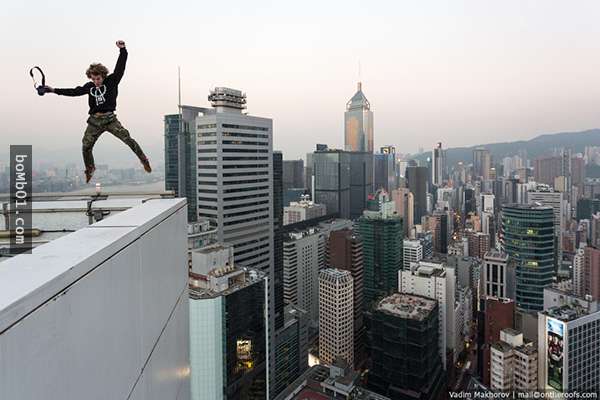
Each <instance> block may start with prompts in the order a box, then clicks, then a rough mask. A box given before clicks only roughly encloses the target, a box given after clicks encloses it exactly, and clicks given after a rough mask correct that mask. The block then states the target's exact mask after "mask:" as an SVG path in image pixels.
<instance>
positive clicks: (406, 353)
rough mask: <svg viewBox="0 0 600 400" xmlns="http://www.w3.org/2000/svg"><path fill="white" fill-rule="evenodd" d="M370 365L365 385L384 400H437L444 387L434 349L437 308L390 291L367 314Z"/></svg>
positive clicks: (433, 303)
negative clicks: (386, 399)
mask: <svg viewBox="0 0 600 400" xmlns="http://www.w3.org/2000/svg"><path fill="white" fill-rule="evenodd" d="M367 318H368V319H369V320H370V324H369V326H370V329H369V339H370V340H369V342H370V348H371V349H370V350H371V359H372V367H371V368H370V369H369V377H368V382H369V383H368V387H369V388H370V389H371V390H373V391H375V392H377V393H379V394H382V395H384V396H388V397H389V398H390V399H428V400H433V399H438V398H439V397H440V395H441V393H442V390H443V387H444V386H445V385H444V383H445V379H444V374H443V370H442V362H441V360H440V356H439V353H438V351H437V346H436V344H437V342H438V336H439V332H438V329H437V328H438V318H439V312H438V304H437V303H436V301H435V300H432V299H429V298H426V297H421V296H415V295H408V294H402V293H395V294H393V295H391V296H389V297H386V298H384V299H382V300H381V301H379V302H377V304H375V306H374V307H373V309H372V311H369V312H368V313H367Z"/></svg>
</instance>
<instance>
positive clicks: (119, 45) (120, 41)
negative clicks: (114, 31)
mask: <svg viewBox="0 0 600 400" xmlns="http://www.w3.org/2000/svg"><path fill="white" fill-rule="evenodd" d="M117 47H118V48H120V49H122V48H124V47H125V42H124V41H122V40H117Z"/></svg>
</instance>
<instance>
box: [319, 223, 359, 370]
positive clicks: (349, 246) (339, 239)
mask: <svg viewBox="0 0 600 400" xmlns="http://www.w3.org/2000/svg"><path fill="white" fill-rule="evenodd" d="M327 265H328V266H329V267H331V268H336V269H339V270H346V271H350V273H351V274H352V280H353V283H354V289H353V290H354V293H353V295H352V296H353V298H354V309H353V313H354V364H355V366H356V367H359V366H361V365H362V364H363V363H364V361H365V360H366V354H365V332H366V330H365V324H364V320H363V299H364V297H363V281H364V260H363V244H362V240H361V239H360V237H358V235H356V234H355V233H354V232H353V231H352V230H350V229H343V230H339V231H334V232H331V234H330V235H329V240H328V244H327Z"/></svg>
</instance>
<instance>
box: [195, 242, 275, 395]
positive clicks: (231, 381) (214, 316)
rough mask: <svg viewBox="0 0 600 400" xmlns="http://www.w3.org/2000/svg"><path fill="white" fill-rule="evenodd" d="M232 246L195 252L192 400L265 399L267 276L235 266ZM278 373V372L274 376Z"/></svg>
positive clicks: (266, 389)
mask: <svg viewBox="0 0 600 400" xmlns="http://www.w3.org/2000/svg"><path fill="white" fill-rule="evenodd" d="M233 253H234V250H233V248H232V247H231V246H228V245H221V244H215V245H209V246H207V247H204V248H202V249H200V250H196V251H194V252H192V268H191V270H190V272H189V275H190V286H189V291H190V293H189V296H190V299H189V308H190V362H191V370H192V376H191V387H192V399H193V400H203V399H206V400H208V399H216V398H218V399H226V400H245V399H256V400H259V399H264V398H266V395H267V391H268V385H267V384H266V383H267V376H268V374H267V369H268V368H269V366H268V355H267V352H268V348H267V338H268V329H269V328H268V325H269V323H268V317H267V312H266V311H267V308H268V306H267V298H268V294H267V290H268V286H269V285H268V283H267V280H268V278H267V275H266V274H264V273H262V272H260V271H257V270H248V269H241V268H239V267H237V266H236V265H235V262H234V256H233ZM271 372H273V371H271Z"/></svg>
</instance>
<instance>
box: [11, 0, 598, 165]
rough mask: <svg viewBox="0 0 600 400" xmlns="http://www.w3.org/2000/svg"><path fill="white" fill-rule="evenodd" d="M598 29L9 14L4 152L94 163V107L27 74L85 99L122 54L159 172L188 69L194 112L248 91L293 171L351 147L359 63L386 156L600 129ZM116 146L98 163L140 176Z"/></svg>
mask: <svg viewBox="0 0 600 400" xmlns="http://www.w3.org/2000/svg"><path fill="white" fill-rule="evenodd" d="M599 20H600V2H598V1H569V2H568V1H548V0H546V1H524V0H515V1H509V0H502V1H481V0H473V1H456V0H452V1H451V0H448V1H369V2H367V1H349V0H346V1H323V0H321V1H307V0H305V1H294V2H292V1H281V0H280V1H248V0H246V1H237V0H236V1H227V2H224V1H197V0H196V1H185V2H184V1H177V0H171V1H164V0H161V1H148V0H145V1H127V2H124V3H123V4H121V3H120V2H117V1H104V2H93V1H74V0H73V1H54V2H49V1H23V2H21V1H10V2H3V4H2V11H1V14H0V46H1V47H0V48H1V50H2V62H1V64H0V65H1V67H0V68H1V71H2V74H1V75H0V76H1V77H0V84H1V85H2V96H0V118H1V121H2V122H1V125H0V127H1V128H0V135H1V136H0V137H1V138H2V144H3V145H4V146H3V147H5V148H6V150H7V147H8V144H11V143H13V144H28V143H33V144H34V145H35V148H34V151H35V152H36V153H37V154H38V156H37V158H38V159H39V158H42V157H43V155H44V154H60V153H59V152H60V151H64V153H63V154H64V155H65V159H74V160H77V161H78V162H81V161H80V160H79V158H80V154H79V150H80V142H81V137H82V133H83V130H84V128H85V119H86V112H87V101H86V98H85V97H81V98H67V97H58V96H55V95H46V96H44V97H39V96H37V95H36V94H35V92H34V90H33V88H32V82H31V79H30V78H29V76H28V74H27V72H28V69H29V67H30V66H32V65H35V64H38V65H40V66H42V67H43V68H44V71H45V72H46V74H47V77H48V80H49V81H48V83H49V84H50V85H52V86H54V87H69V86H75V85H77V84H82V83H84V82H85V80H86V78H85V75H84V72H85V69H86V67H87V65H88V64H89V63H90V62H93V61H100V62H103V63H105V64H106V65H107V66H109V68H110V69H111V70H112V68H113V66H114V63H115V61H116V57H117V55H118V51H117V48H116V46H115V45H114V42H115V40H117V39H123V40H125V41H126V42H127V47H128V49H129V60H128V66H127V70H126V73H125V77H124V79H123V81H122V83H121V85H120V90H119V91H120V94H119V99H118V115H119V118H120V119H121V121H122V122H123V124H124V125H125V126H126V127H128V128H129V130H130V131H131V133H132V135H133V136H134V137H135V138H136V139H138V141H139V142H140V143H141V144H142V146H143V147H146V148H147V149H148V153H149V155H150V157H151V159H155V160H157V159H162V144H163V115H164V114H167V113H173V112H176V104H177V65H181V68H182V80H183V90H182V91H183V102H184V103H185V104H192V105H199V106H206V105H207V104H208V102H207V99H206V96H207V94H208V91H209V89H210V88H211V87H214V86H229V87H233V88H238V89H242V90H243V91H245V92H246V93H247V95H248V112H249V113H250V114H254V115H259V116H265V117H271V118H273V119H274V135H275V137H274V143H275V148H276V149H281V150H283V152H284V157H285V158H297V157H300V156H304V154H305V153H306V152H308V151H312V149H313V146H314V143H317V142H318V143H328V144H330V145H332V146H338V147H341V146H343V112H344V108H345V104H346V102H347V101H348V99H349V98H350V97H351V96H352V95H353V94H354V91H355V89H356V81H357V80H358V63H359V61H360V64H361V66H362V73H361V80H362V81H363V90H364V92H365V94H366V96H367V98H368V99H369V101H370V102H371V106H372V110H373V111H374V114H375V145H376V147H378V146H380V145H384V144H395V145H396V146H397V148H398V150H399V151H401V152H415V151H417V149H418V148H419V147H420V146H422V147H424V148H425V149H429V148H431V147H432V146H433V144H434V143H435V142H437V141H442V142H443V143H444V147H454V146H461V145H469V144H476V143H486V142H496V141H506V140H513V139H529V138H532V137H534V136H536V135H538V134H541V133H551V132H559V131H570V130H583V129H588V128H597V127H600V112H599V111H600V24H599V23H598V21H599ZM110 136H111V135H110V134H105V137H104V136H103V138H102V139H101V140H100V141H99V142H98V144H97V145H96V146H97V148H98V152H99V154H103V155H104V154H108V155H109V156H114V157H115V158H126V159H128V160H129V159H130V158H129V157H131V162H135V158H134V157H133V155H131V156H130V155H129V154H128V152H129V149H128V148H126V147H125V146H122V145H117V141H116V139H114V138H112V137H110ZM4 151H5V149H1V150H0V154H2V153H4ZM106 161H107V160H106V159H103V160H97V162H98V163H101V162H106Z"/></svg>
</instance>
